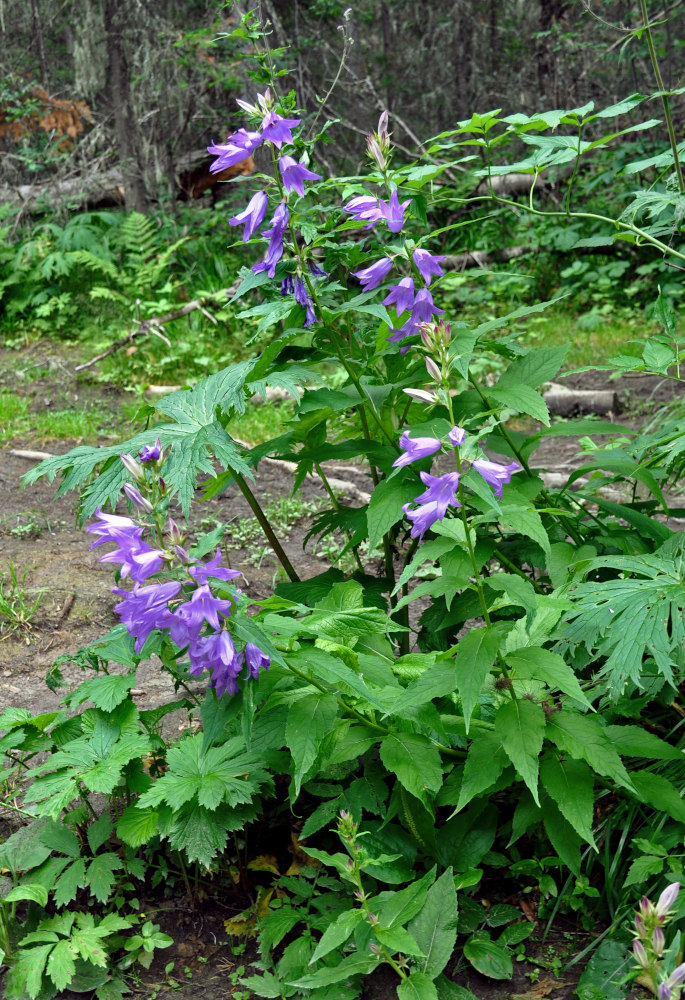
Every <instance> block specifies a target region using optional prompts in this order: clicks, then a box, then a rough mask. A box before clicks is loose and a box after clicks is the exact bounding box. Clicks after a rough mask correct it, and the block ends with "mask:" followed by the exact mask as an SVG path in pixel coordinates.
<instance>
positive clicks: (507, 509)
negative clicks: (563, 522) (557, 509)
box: [500, 503, 550, 556]
mask: <svg viewBox="0 0 685 1000" xmlns="http://www.w3.org/2000/svg"><path fill="white" fill-rule="evenodd" d="M500 521H501V524H502V527H503V528H504V529H507V530H511V531H515V532H517V533H518V534H521V535H524V536H525V537H527V538H532V539H533V541H534V542H537V543H538V545H539V546H540V548H541V549H542V550H543V551H544V552H545V553H546V554H547V556H549V553H550V547H549V536H548V534H547V532H546V531H545V526H544V525H543V523H542V518H541V517H540V515H539V514H538V512H537V511H536V510H535V509H534V508H533V507H518V506H514V504H510V503H503V504H502V505H501V507H500Z"/></svg>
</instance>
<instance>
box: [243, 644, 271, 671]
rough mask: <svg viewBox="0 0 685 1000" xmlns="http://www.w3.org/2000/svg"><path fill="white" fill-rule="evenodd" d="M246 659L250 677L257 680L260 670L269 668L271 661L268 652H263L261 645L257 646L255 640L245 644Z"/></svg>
mask: <svg viewBox="0 0 685 1000" xmlns="http://www.w3.org/2000/svg"><path fill="white" fill-rule="evenodd" d="M245 660H246V662H247V669H248V671H249V674H250V677H251V678H252V679H253V680H255V681H256V680H257V678H258V676H259V671H260V670H268V669H269V664H270V663H271V660H270V659H269V657H268V656H267V655H266V653H264V652H262V650H261V649H260V648H259V646H255V644H254V643H253V642H248V643H246V644H245Z"/></svg>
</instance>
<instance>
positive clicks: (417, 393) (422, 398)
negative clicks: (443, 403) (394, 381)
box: [402, 389, 438, 403]
mask: <svg viewBox="0 0 685 1000" xmlns="http://www.w3.org/2000/svg"><path fill="white" fill-rule="evenodd" d="M402 392H406V394H407V395H408V396H411V398H412V399H416V400H418V402H419V403H437V401H438V397H437V396H436V395H435V393H434V392H430V391H429V390H428V389H403V390H402Z"/></svg>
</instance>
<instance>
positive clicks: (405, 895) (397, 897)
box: [374, 867, 436, 928]
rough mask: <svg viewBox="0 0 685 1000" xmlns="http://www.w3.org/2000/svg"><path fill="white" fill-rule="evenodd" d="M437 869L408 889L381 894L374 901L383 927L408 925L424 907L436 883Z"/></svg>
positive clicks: (432, 869) (433, 869)
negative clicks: (429, 892) (430, 890)
mask: <svg viewBox="0 0 685 1000" xmlns="http://www.w3.org/2000/svg"><path fill="white" fill-rule="evenodd" d="M435 873H436V869H435V867H433V868H431V870H430V871H429V872H427V873H426V874H425V875H424V876H423V878H421V879H416V880H415V881H414V882H412V884H411V885H408V886H407V888H406V889H399V890H398V891H396V892H381V893H379V894H378V896H376V898H375V900H374V911H375V912H376V915H377V916H378V920H379V922H380V924H381V926H382V927H386V928H392V927H395V926H396V925H402V924H406V923H407V921H408V920H411V919H412V917H414V916H415V915H416V914H417V913H418V912H419V910H420V909H421V908H422V907H423V905H424V903H425V901H426V897H427V895H428V890H429V889H430V888H431V886H432V885H433V883H434V882H435Z"/></svg>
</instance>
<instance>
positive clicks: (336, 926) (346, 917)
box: [309, 910, 364, 965]
mask: <svg viewBox="0 0 685 1000" xmlns="http://www.w3.org/2000/svg"><path fill="white" fill-rule="evenodd" d="M363 920H364V911H363V910H343V912H342V913H340V914H338V916H337V917H336V919H335V920H334V921H333V923H332V924H329V926H328V927H327V928H326V930H325V931H324V932H323V934H322V935H321V938H320V940H319V942H318V944H317V946H316V948H315V949H314V954H313V955H312V957H311V959H310V961H309V964H310V965H312V964H313V963H314V962H317V961H318V960H319V959H320V958H323V957H324V955H328V953H329V952H331V951H333V949H334V948H339V947H340V945H341V944H344V943H345V941H347V939H348V938H349V936H350V934H352V932H353V931H354V929H355V928H356V927H358V926H359V924H361V923H362V921H363Z"/></svg>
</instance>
